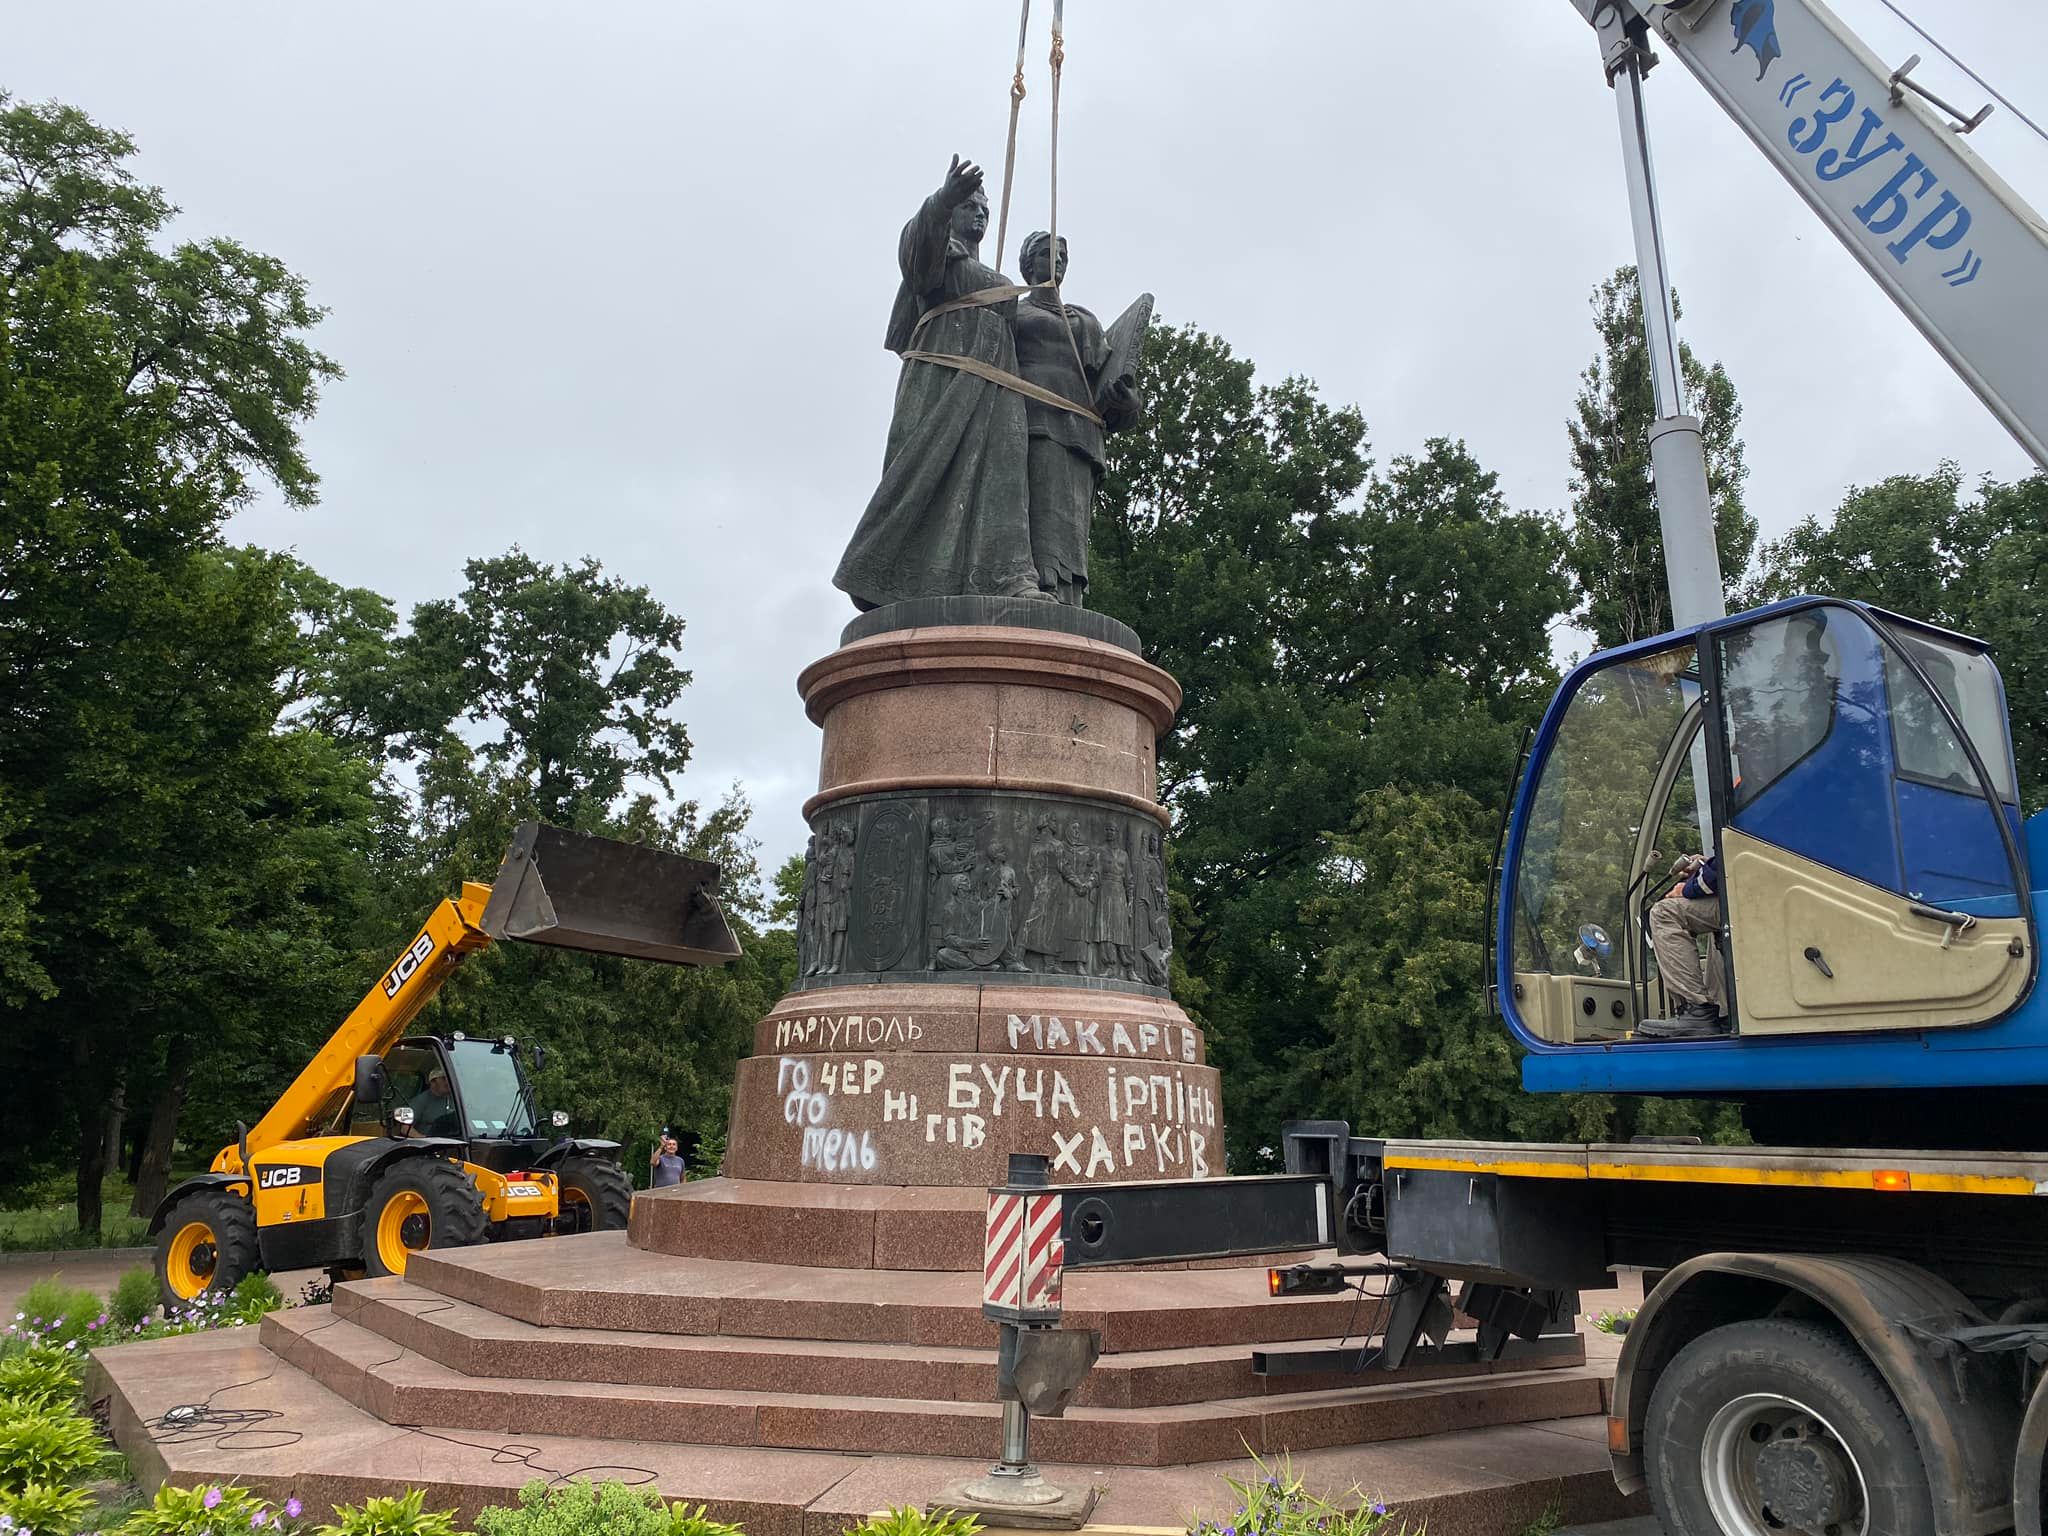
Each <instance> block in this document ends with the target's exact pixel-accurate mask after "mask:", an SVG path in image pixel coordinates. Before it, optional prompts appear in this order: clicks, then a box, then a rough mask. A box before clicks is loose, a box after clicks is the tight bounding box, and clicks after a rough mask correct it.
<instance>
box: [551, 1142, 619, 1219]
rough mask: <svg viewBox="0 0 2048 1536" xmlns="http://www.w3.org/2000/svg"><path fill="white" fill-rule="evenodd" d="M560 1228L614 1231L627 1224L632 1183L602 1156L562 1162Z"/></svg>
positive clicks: (617, 1167) (569, 1159)
mask: <svg viewBox="0 0 2048 1536" xmlns="http://www.w3.org/2000/svg"><path fill="white" fill-rule="evenodd" d="M560 1181H561V1188H562V1217H563V1220H562V1229H563V1230H564V1231H566V1232H616V1231H619V1230H621V1229H622V1228H624V1226H625V1225H626V1216H627V1213H628V1212H629V1211H630V1210H631V1209H632V1206H633V1183H632V1181H631V1180H630V1179H628V1178H627V1177H626V1170H625V1169H623V1168H621V1167H620V1166H619V1165H618V1164H617V1163H613V1162H607V1161H606V1160H605V1159H603V1158H601V1157H571V1158H565V1159H564V1160H563V1162H562V1167H561V1172H560Z"/></svg>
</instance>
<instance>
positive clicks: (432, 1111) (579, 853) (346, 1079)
mask: <svg viewBox="0 0 2048 1536" xmlns="http://www.w3.org/2000/svg"><path fill="white" fill-rule="evenodd" d="M717 884H718V867H717V866H716V865H714V864H708V863H705V862H703V861H702V860H698V859H691V858H685V857H683V856H682V855H680V854H673V853H666V852H663V851H662V850H660V849H656V848H646V847H639V846H635V845H632V844H627V843H619V842H614V841H612V840H611V839H609V838H602V837H590V836H585V835H583V834H579V833H573V832H565V831H562V830H561V829H559V828H555V827H549V826H543V825H541V824H539V823H537V822H528V823H527V824H526V825H524V826H522V827H520V828H519V830H518V831H517V832H516V833H515V834H514V836H513V839H512V844H511V847H510V848H509V849H507V851H506V853H505V858H504V861H503V863H502V864H501V865H500V866H499V870H498V878H497V880H496V882H495V883H494V884H492V885H482V884H478V883H476V882H474V881H464V882H463V886H462V892H461V894H460V895H458V896H455V897H451V898H449V899H448V900H445V901H443V902H442V903H441V904H440V905H439V906H438V907H436V908H435V909H434V911H433V913H432V914H431V915H430V916H429V917H428V918H427V921H426V924H425V926H424V927H422V928H421V929H420V931H419V935H418V936H417V937H416V938H415V939H414V940H413V941H412V942H411V943H410V944H408V945H407V946H406V948H405V951H404V953H402V954H401V955H400V956H399V957H398V960H397V961H396V963H395V964H393V965H392V967H391V968H390V969H389V970H388V971H386V972H385V973H384V975H383V976H382V977H381V978H379V980H378V982H377V984H376V985H375V986H373V987H371V988H370V990H369V992H368V994H367V995H365V997H364V998H363V1000H362V1001H361V1002H360V1003H358V1004H357V1005H356V1006H355V1008H354V1010H353V1011H352V1012H351V1013H350V1014H349V1016H348V1017H347V1018H346V1019H344V1020H343V1021H342V1024H341V1027H340V1028H339V1029H337V1030H336V1031H335V1032H334V1034H333V1036H332V1037H331V1038H330V1039H329V1040H328V1041H327V1043H326V1044H325V1045H323V1046H322V1047H321V1048H320V1050H319V1052H318V1053H317V1054H316V1055H315V1056H314V1058H313V1060H312V1061H311V1062H310V1063H309V1064H308V1065H307V1067H306V1069H305V1070H304V1071H303V1072H301V1073H300V1074H299V1076H298V1078H297V1079H296V1080H295V1081H294V1082H293V1083H292V1085H291V1086H290V1087H289V1088H287V1089H286V1090H285V1091H284V1094H283V1095H282V1096H281V1097H280V1098H279V1099H278V1101H277V1102H276V1103H275V1104H274V1105H272V1106H271V1108H270V1110H269V1112H268V1113H267V1114H265V1115H264V1116H263V1118H262V1119H260V1120H259V1121H257V1122H256V1124H255V1125H254V1126H253V1127H249V1128H246V1129H244V1130H243V1132H242V1134H241V1136H240V1138H239V1139H238V1140H237V1142H236V1144H235V1145H233V1146H231V1147H224V1148H222V1149H221V1151H220V1154H219V1155H218V1156H217V1157H215V1158H214V1160H213V1166H212V1168H211V1169H210V1170H209V1171H208V1172H206V1173H202V1174H200V1175H198V1176H197V1177H195V1178H191V1179H187V1180H186V1181H185V1182H184V1183H182V1184H180V1185H179V1186H178V1187H177V1188H175V1189H173V1190H172V1191H171V1192H170V1193H169V1194H168V1195H167V1196H165V1198H164V1200H163V1202H162V1203H161V1204H160V1205H158V1207H157V1209H156V1212H155V1214H154V1216H153V1218H152V1220H151V1222H150V1228H149V1230H150V1236H151V1237H152V1238H154V1239H155V1242H156V1272H157V1280H158V1283H159V1286H160V1288H161V1290H162V1292H163V1296H164V1300H165V1302H166V1303H167V1304H169V1305H172V1306H178V1305H183V1304H185V1303H188V1302H190V1301H191V1300H192V1298H193V1297H195V1296H197V1295H199V1294H200V1293H201V1292H203V1291H209V1290H213V1291H223V1290H228V1289H231V1288H232V1287H233V1286H234V1285H235V1283H236V1282H237V1281H238V1280H240V1279H241V1278H242V1277H243V1276H244V1275H246V1274H249V1273H250V1272H252V1271H254V1270H259V1269H263V1270H285V1269H308V1268H314V1267H324V1268H326V1269H327V1270H328V1271H329V1272H330V1273H331V1274H333V1275H335V1276H336V1277H345V1276H352V1275H355V1274H370V1275H396V1274H403V1273H404V1272H405V1266H406V1260H407V1257H408V1255H410V1254H412V1253H414V1252H416V1251H418V1250H420V1249H422V1248H448V1247H459V1246H462V1245H464V1244H468V1243H478V1242H482V1241H484V1240H485V1239H487V1238H488V1239H504V1238H517V1237H541V1236H546V1235H548V1234H551V1233H556V1232H585V1231H591V1230H598V1229H605V1228H613V1227H623V1226H624V1225H625V1224H626V1213H627V1207H628V1204H629V1203H630V1201H631V1198H632V1185H631V1183H630V1181H629V1180H628V1179H627V1177H626V1174H625V1172H624V1170H623V1169H621V1168H620V1166H619V1144H618V1143H617V1142H615V1141H601V1140H595V1139H589V1138H573V1137H570V1136H569V1135H567V1133H566V1128H567V1126H568V1118H569V1117H568V1116H567V1115H566V1114H564V1113H562V1112H561V1111H559V1110H558V1111H556V1112H554V1113H553V1114H552V1115H549V1116H545V1117H543V1116H542V1115H541V1113H540V1112H539V1110H538V1109H537V1107H536V1104H535V1099H534V1092H533V1083H532V1080H531V1079H530V1078H529V1077H528V1076H527V1073H526V1070H525V1064H524V1063H522V1060H521V1054H522V1048H521V1047H520V1046H519V1044H518V1043H517V1042H516V1041H514V1040H513V1039H512V1038H511V1037H510V1036H507V1037H505V1038H502V1039H498V1040H479V1039H470V1038H465V1037H464V1036H463V1035H462V1034H460V1033H455V1034H451V1035H449V1036H448V1037H446V1038H445V1039H444V1038H441V1037H437V1036H432V1035H415V1036H406V1027H407V1026H408V1025H409V1024H410V1023H411V1022H412V1021H413V1019H414V1018H415V1017H416V1016H417V1015H418V1013H419V1011H420V1010H421V1009H422V1008H424V1007H425V1006H426V1005H427V1003H428V1002H429V1001H431V1000H432V998H433V996H434V994H435V993H437V992H438V991H440V989H441V986H442V984H443V983H444V982H445V981H447V979H448V977H449V976H450V975H451V974H453V972H454V970H455V968H456V967H457V966H458V965H460V964H461V963H462V962H463V961H464V960H466V959H468V958H469V956H471V955H473V954H476V953H477V952H479V951H481V950H484V949H488V948H489V947H490V945H491V943H492V942H493V941H494V940H497V939H517V940H520V941H522V942H525V943H530V944H548V945H553V946H556V947H558V948H565V949H578V950H585V951H589V952H591V953H596V954H611V955H631V956H635V957H637V958H640V959H646V960H660V961H665V962H667V963H669V964H673V965H717V964H723V963H724V962H726V961H728V960H730V959H732V958H733V956H735V955H736V954H738V953H739V946H738V944H737V943H736V942H735V941H734V939H733V936H732V932H731V930H730V929H729V928H728V927H727V926H726V922H725V917H724V915H723V913H721V912H720V911H719V908H718V904H717V901H716V899H715V896H714V893H715V891H716V889H717ZM525 1054H526V1055H527V1057H528V1059H529V1060H530V1061H531V1063H532V1065H534V1066H535V1067H538V1066H539V1065H541V1064H542V1062H543V1061H544V1060H545V1054H544V1050H543V1048H542V1047H540V1046H538V1045H535V1046H531V1047H527V1048H525ZM252 1174H253V1175H254V1180H253V1183H252V1180H251V1175H252Z"/></svg>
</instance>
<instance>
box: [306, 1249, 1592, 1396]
mask: <svg viewBox="0 0 2048 1536" xmlns="http://www.w3.org/2000/svg"><path fill="white" fill-rule="evenodd" d="M334 1309H335V1315H336V1316H337V1317H339V1318H341V1319H344V1320H346V1321H349V1322H352V1323H356V1324H358V1325H360V1326H362V1327H364V1328H367V1329H369V1330H370V1331H371V1332H373V1333H377V1334H380V1335H382V1336H383V1337H385V1338H387V1339H389V1340H391V1341H392V1343H393V1344H394V1345H403V1346H404V1347H406V1348H408V1349H411V1350H413V1351H415V1352H417V1353H418V1354H421V1355H424V1356H426V1357H427V1358H428V1359H430V1360H433V1361H435V1362H436V1363H438V1364H440V1365H444V1366H447V1367H449V1368H450V1369H452V1370H454V1371H457V1372H459V1373H460V1374H462V1375H465V1376H477V1377H502V1376H526V1377H534V1378H539V1379H542V1380H553V1381H579V1382H592V1383H614V1384H618V1385H623V1386H648V1387H686V1388H698V1389H702V1390H708V1391H721V1390H732V1389H737V1390H746V1389H753V1388H760V1387H763V1386H766V1385H769V1384H771V1383H772V1385H773V1387H774V1388H775V1389H776V1390H778V1391H784V1392H802V1393H818V1394H822V1395H826V1396H842V1397H876V1398H916V1399H923V1400H938V1401H946V1402H968V1403H990V1402H993V1401H994V1400H995V1393H996V1360H995V1349H994V1345H993V1340H990V1341H988V1342H987V1343H986V1344H985V1345H984V1347H981V1348H955V1347H943V1346H937V1345H928V1344H905V1343H853V1342H846V1341H838V1340H800V1341H792V1340H787V1339H780V1338H762V1337H747V1336H734V1335H723V1334H666V1333H648V1332H637V1331H629V1330H623V1329H604V1328H574V1327H556V1328H545V1327H539V1326H536V1325H535V1324H532V1323H528V1322H524V1321H522V1320H520V1319H518V1318H515V1317H509V1316H506V1315H505V1314H502V1313H498V1312H493V1311H490V1310H488V1309H486V1308H483V1307H478V1306H473V1305H471V1304H470V1303H467V1302H461V1301H455V1300H453V1299H451V1298H449V1297H446V1296H442V1295H440V1294H438V1293H437V1292H433V1291H429V1290H427V1289H425V1288H424V1287H421V1286H418V1285H415V1284H412V1283H411V1282H409V1281H406V1280H402V1279H386V1280H371V1281H359V1282H356V1283H353V1284H350V1285H345V1286H342V1287H341V1288H340V1289H339V1290H338V1291H337V1292H336V1293H335V1298H334ZM1362 1320H1363V1321H1366V1322H1370V1321H1372V1318H1371V1314H1369V1313H1367V1314H1362ZM1559 1342H1560V1343H1562V1342H1563V1341H1559ZM1347 1346H1349V1347H1353V1348H1356V1349H1357V1350H1358V1351H1359V1352H1360V1354H1363V1353H1364V1352H1365V1345H1364V1343H1363V1342H1362V1341H1360V1340H1359V1339H1358V1338H1356V1337H1353V1338H1352V1339H1349V1340H1345V1339H1337V1338H1331V1339H1322V1340H1314V1341H1309V1342H1307V1343H1304V1344H1301V1345H1298V1346H1297V1345H1281V1346H1278V1348H1279V1349H1280V1350H1286V1349H1289V1348H1308V1349H1313V1348H1318V1347H1327V1348H1343V1347H1347ZM1583 1360H1584V1354H1583V1350H1582V1349H1581V1348H1579V1347H1577V1346H1576V1344H1575V1343H1574V1345H1573V1347H1571V1348H1569V1349H1565V1350H1562V1351H1560V1353H1559V1354H1557V1355H1556V1356H1553V1357H1550V1358H1547V1359H1543V1360H1540V1361H1512V1362H1506V1363H1504V1364H1491V1365H1489V1364H1478V1363H1475V1364H1469V1365H1459V1366H1443V1365H1438V1366H1432V1367H1427V1368H1424V1367H1409V1368H1406V1369H1403V1370H1399V1371H1378V1370H1375V1371H1373V1372H1372V1373H1371V1374H1370V1376H1369V1377H1361V1376H1359V1375H1356V1374H1348V1373H1343V1372H1324V1373H1316V1374H1300V1375H1276V1376H1260V1375H1257V1374H1255V1373H1254V1372H1253V1370H1252V1359H1251V1351H1250V1350H1249V1349H1248V1348H1247V1347H1246V1346H1245V1345H1243V1344H1215V1345H1205V1346H1199V1347H1194V1348H1181V1349H1153V1350H1135V1351H1126V1352H1123V1353H1118V1354H1110V1355H1104V1356H1103V1357H1102V1359H1101V1360H1100V1361H1099V1362H1098V1363H1097V1364H1096V1366H1095V1368H1094V1370H1092V1371H1091V1372H1090V1373H1089V1374H1088V1376H1087V1378H1086V1379H1085V1380H1084V1381H1083V1382H1082V1384H1081V1387H1080V1390H1079V1391H1078V1393H1077V1394H1076V1396H1075V1399H1074V1400H1075V1403H1076V1404H1077V1405H1079V1406H1082V1407H1105V1408H1149V1407H1164V1406H1168V1405H1173V1404H1181V1403H1194V1402H1207V1401H1215V1400H1219V1399H1224V1398H1243V1397H1257V1396H1270V1395H1284V1394H1292V1393H1301V1392H1314V1391H1328V1390H1332V1389H1336V1388H1340V1387H1346V1386H1358V1385H1361V1384H1364V1383H1366V1382H1367V1381H1370V1382H1373V1383H1379V1384H1393V1383H1398V1382H1404V1381H1412V1380H1423V1379H1428V1380H1447V1379H1464V1378H1467V1377H1471V1376H1486V1375H1499V1374H1503V1373H1508V1374H1526V1373H1529V1372H1532V1371H1538V1370H1544V1369H1556V1368H1570V1367H1573V1366H1576V1365H1580V1364H1582V1363H1583Z"/></svg>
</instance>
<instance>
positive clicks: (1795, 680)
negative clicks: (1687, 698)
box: [1709, 602, 2032, 1036]
mask: <svg viewBox="0 0 2048 1536" xmlns="http://www.w3.org/2000/svg"><path fill="white" fill-rule="evenodd" d="M1711 649H1712V665H1713V668H1714V676H1713V678H1712V679H1711V680H1710V683H1709V686H1710V688H1711V689H1712V690H1713V692H1714V694H1715V695H1716V697H1717V698H1718V702H1719V709H1718V710H1717V711H1716V724H1717V725H1718V732H1717V735H1718V738H1719V740H1718V743H1717V745H1716V750H1717V752H1718V754H1719V755H1720V758H1721V763H1720V768H1721V771H1722V775H1723V777H1722V782H1723V784H1724V785H1725V786H1726V788H1725V798H1726V802H1727V807H1728V814H1727V816H1726V820H1725V824H1724V825H1723V827H1722V829H1721V834H1720V850H1721V869H1722V876H1723V887H1724V892H1725V899H1726V902H1727V914H1726V915H1727V919H1728V925H1729V934H1730V943H1731V946H1732V960H1733V971H1734V981H1735V988H1734V992H1735V1007H1736V1013H1737V1019H1738V1028H1739V1030H1740V1033H1741V1034H1742V1035H1745V1036H1753V1035H1767V1034H1801V1033H1817V1032H1823V1031H1851V1030H1860V1031H1869V1030H1900V1029H1940V1028H1957V1027H1962V1026H1966V1025H1971V1024H1981V1023H1985V1022H1988V1021H1990V1020H1992V1019H1995V1018H1997V1017H1998V1016H1999V1015H2001V1014H2003V1013H2004V1012H2006V1011H2007V1010H2008V1009H2009V1008H2011V1007H2012V1006H2013V1005H2014V1004H2015V1003H2017V1002H2018V1001H2019V1000H2020V998H2021V997H2022V996H2023V995H2024V993H2025V991H2026V987H2027V984H2028V981H2029V978H2030V975H2031V970H2032V965H2031V960H2030V958H2028V956H2029V948H2028V946H2029V945H2030V943H2031V934H2030V933H2029V930H2028V925H2027V922H2026V919H2025V916H2024V915H2023V914H2024V910H2025V909H2024V906H2023V905H2022V902H2021V898H2020V894H2019V893H2020V892H2021V891H2022V890H2024V889H2025V875H2024V870H2023V868H2021V866H2020V865H2019V864H2018V862H2017V861H2018V853H2017V844H2016V842H2015V840H2014V839H2013V838H2012V837H2011V836H2010V835H2009V827H2008V824H2007V817H2008V812H2007V809H2006V807H2005V806H2004V805H2003V804H2002V803H2001V802H2000V798H1999V795H1998V788H1999V786H1998V785H1997V784H1996V783H1993V784H1990V785H1987V784H1986V783H1984V782H1983V778H1982V776H1980V775H1979V774H1978V773H1977V772H1976V771H1975V769H1974V767H1973V766H1972V759H1971V754H1970V752H1969V751H1967V750H1966V749H1965V747H1964V745H1963V742H1962V741H1961V739H1960V738H1959V736H1958V733H1957V731H1956V727H1955V723H1954V721H1953V720H1952V718H1951V716H1952V715H1956V714H1958V713H1959V712H1957V711H1955V710H1954V708H1953V705H1951V707H1950V708H1949V709H1947V710H1945V709H1944V708H1943V707H1942V704H1941V703H1938V702H1936V699H1935V697H1934V694H1933V693H1932V692H1931V691H1930V688H1929V686H1928V680H1927V679H1928V676H1929V673H1928V670H1927V668H1926V666H1924V665H1916V662H1917V660H1918V658H1917V656H1915V657H1912V658H1909V654H1908V652H1907V650H1906V649H1905V643H1904V642H1903V641H1901V640H1900V639H1898V638H1897V637H1896V636H1894V635H1893V634H1891V633H1888V632H1887V631H1885V630H1882V629H1880V628H1879V627H1878V625H1877V624H1876V623H1874V622H1873V621H1872V619H1871V618H1870V617H1869V616H1867V615H1866V614H1865V613H1864V612H1863V611H1862V610H1860V609H1857V608H1854V607H1851V606H1848V605H1845V604H1836V603H1825V602H1814V603H1811V604H1808V605H1805V606H1803V607H1800V608H1797V609H1793V610H1791V611H1782V612H1780V613H1779V614H1777V615H1776V616H1773V617H1770V618H1765V619H1759V620H1755V621H1752V622H1749V623H1746V624H1739V625H1733V626H1729V627H1727V628H1725V629H1718V630H1716V631H1715V632H1714V635H1713V639H1712V643H1711ZM1977 660H1978V661H1980V662H1981V663H1982V667H1983V668H1984V669H1986V670H1987V671H1988V669H1989V666H1990V663H1989V659H1988V658H1986V657H1983V656H1982V653H1981V649H1980V650H1979V651H1978V653H1977ZM1991 676H1992V677H1993V678H1994V680H1995V673H1994V674H1991ZM1974 723H1975V726H1976V729H1977V730H1979V731H1986V730H1987V729H1988V725H1989V722H1987V721H1985V720H1982V719H1979V720H1978V721H1976V722H1974ZM1973 740H1974V744H1975V745H1976V746H1977V748H1978V751H1977V760H1979V761H1982V762H1985V763H1989V762H1991V761H1994V760H1995V761H1997V762H1999V763H2000V764H2001V766H2002V767H2003V768H2004V769H2005V771H2006V774H2007V782H2009V775H2010V762H2011V748H2010V746H2009V745H2008V742H2007V739H2006V736H2005V732H2004V726H2003V712H2002V709H2001V710H1999V711H1998V713H1997V732H1996V737H1995V739H1993V740H1975V739H1974V738H1973Z"/></svg>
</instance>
